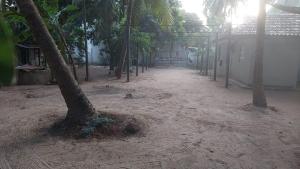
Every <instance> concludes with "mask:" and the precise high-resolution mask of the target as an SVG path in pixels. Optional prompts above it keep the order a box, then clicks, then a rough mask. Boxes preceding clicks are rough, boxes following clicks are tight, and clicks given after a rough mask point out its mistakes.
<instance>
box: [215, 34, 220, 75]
mask: <svg viewBox="0 0 300 169" xmlns="http://www.w3.org/2000/svg"><path fill="white" fill-rule="evenodd" d="M218 41H219V33H218V32H217V34H216V49H215V61H214V81H217V66H218V63H217V62H218V47H219V42H218Z"/></svg>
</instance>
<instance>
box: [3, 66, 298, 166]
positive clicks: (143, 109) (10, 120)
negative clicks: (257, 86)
mask: <svg viewBox="0 0 300 169" xmlns="http://www.w3.org/2000/svg"><path fill="white" fill-rule="evenodd" d="M106 85H109V86H110V88H108V89H107V88H105V86H106ZM81 86H82V88H83V89H84V91H85V92H86V94H87V95H88V97H89V98H90V100H91V101H92V102H93V104H94V105H95V107H96V108H97V109H98V110H105V111H111V112H118V113H124V114H133V115H135V116H136V117H137V118H140V119H142V120H144V121H145V123H146V124H147V129H146V134H145V135H144V136H139V137H131V138H124V139H113V140H109V139H106V140H95V139H92V140H85V141H83V140H81V141H78V140H66V139H61V138H57V137H50V136H49V135H48V134H47V133H46V131H45V130H46V129H47V128H48V127H49V126H50V125H51V124H52V123H53V122H54V121H55V120H56V119H57V118H61V117H64V115H65V112H66V107H65V104H64V101H63V98H62V97H61V95H60V93H59V90H58V88H57V87H56V86H17V87H16V86H15V87H6V88H2V89H0V108H1V109H0V168H1V169H11V168H12V169H90V168H94V169H96V168H97V169H98V168H100V169H160V168H165V169H299V168H300V132H299V131H300V92H296V91H289V92H286V91H285V92H283V91H269V92H268V93H267V96H268V101H269V104H270V105H271V106H275V107H276V108H277V109H278V111H277V112H276V111H261V110H251V111H248V110H246V109H245V107H243V106H244V105H246V104H248V103H250V101H251V91H249V90H246V89H241V88H238V87H231V88H230V89H229V90H227V89H225V88H224V87H223V82H222V81H219V82H213V81H211V80H209V79H208V77H203V76H200V75H199V74H197V73H196V72H195V71H194V70H189V69H183V68H169V69H151V70H150V71H148V72H146V73H145V74H144V75H143V76H140V77H139V78H134V79H133V81H132V82H130V83H124V80H122V81H118V80H113V79H111V78H103V79H102V80H96V81H93V82H89V83H83V84H81ZM127 93H132V94H133V99H125V98H124V96H125V95H126V94H127Z"/></svg>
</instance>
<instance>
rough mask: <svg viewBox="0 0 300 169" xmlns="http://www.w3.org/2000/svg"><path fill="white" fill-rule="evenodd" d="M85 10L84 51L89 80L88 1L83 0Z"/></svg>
mask: <svg viewBox="0 0 300 169" xmlns="http://www.w3.org/2000/svg"><path fill="white" fill-rule="evenodd" d="M83 11H84V20H83V21H84V23H83V29H84V52H85V73H86V76H85V80H86V81H89V78H90V75H89V53H88V40H87V25H86V22H87V21H86V3H85V0H83Z"/></svg>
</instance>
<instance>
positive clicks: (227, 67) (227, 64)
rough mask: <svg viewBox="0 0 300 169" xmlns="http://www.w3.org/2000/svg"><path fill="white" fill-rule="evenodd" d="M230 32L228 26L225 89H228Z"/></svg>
mask: <svg viewBox="0 0 300 169" xmlns="http://www.w3.org/2000/svg"><path fill="white" fill-rule="evenodd" d="M231 31H232V25H231V23H230V24H229V32H228V44H227V54H226V77H225V87H226V88H228V87H229V72H230V54H231Z"/></svg>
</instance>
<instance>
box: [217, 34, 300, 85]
mask: <svg viewBox="0 0 300 169" xmlns="http://www.w3.org/2000/svg"><path fill="white" fill-rule="evenodd" d="M255 43H256V40H255V36H234V40H233V41H232V51H231V65H230V78H232V79H233V80H236V81H239V82H241V83H243V84H246V85H248V86H251V85H252V79H253V69H254V56H255ZM299 43H300V38H299V37H292V36H268V37H266V39H265V52H264V74H263V76H264V84H265V85H266V86H267V87H279V88H295V87H296V86H297V81H299V80H300V48H299V46H298V44H299ZM221 44H222V45H221V46H222V50H221V54H220V59H221V60H223V65H222V66H221V67H220V66H219V67H218V75H224V74H225V72H226V71H225V70H226V69H225V68H226V49H225V50H224V49H223V48H226V45H227V44H226V41H224V42H223V43H221Z"/></svg>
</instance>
